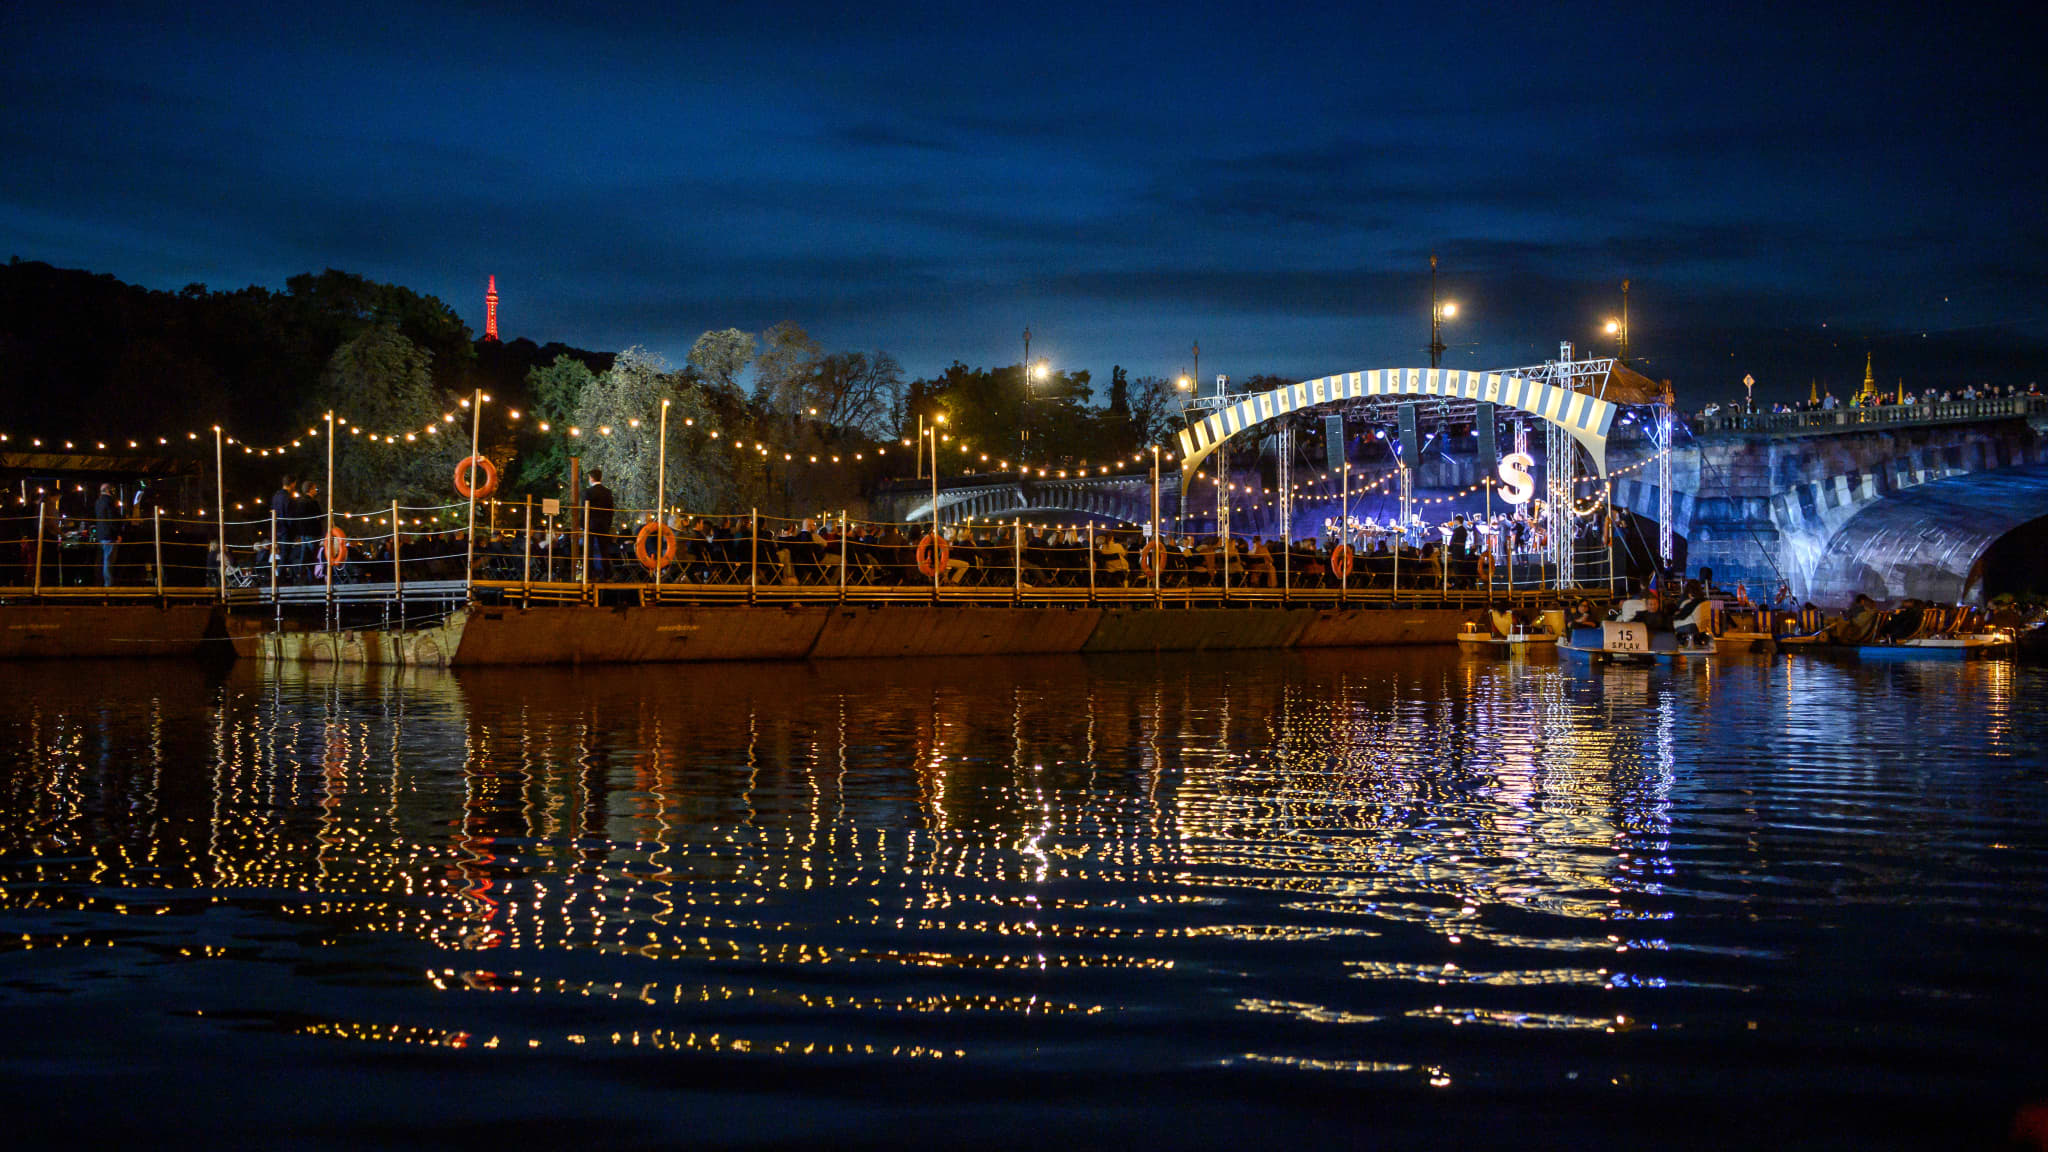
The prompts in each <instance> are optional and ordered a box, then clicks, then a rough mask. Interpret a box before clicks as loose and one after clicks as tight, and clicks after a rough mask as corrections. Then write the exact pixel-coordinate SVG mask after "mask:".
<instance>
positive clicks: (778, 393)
mask: <svg viewBox="0 0 2048 1152" xmlns="http://www.w3.org/2000/svg"><path fill="white" fill-rule="evenodd" d="M824 354H825V350H824V349H823V348H821V347H819V346H818V342H817V341H816V340H813V339H811V335H810V333H808V332H805V331H804V330H803V328H802V327H801V326H799V325H797V324H794V323H791V322H790V321H788V320H784V321H783V322H782V323H780V324H777V325H776V326H775V327H773V328H770V329H768V330H767V331H766V332H763V333H761V355H760V356H759V357H758V358H756V359H755V361H754V403H755V405H756V406H758V407H760V408H761V409H763V410H764V411H768V412H776V413H780V414H782V415H785V416H801V415H803V414H804V413H805V412H806V411H807V410H808V409H810V408H812V407H816V405H814V404H812V403H811V397H810V395H809V394H808V389H807V388H806V387H805V385H806V384H808V383H809V382H810V379H811V375H812V371H813V369H815V368H816V367H817V363H818V361H819V359H820V358H821V357H823V356H824Z"/></svg>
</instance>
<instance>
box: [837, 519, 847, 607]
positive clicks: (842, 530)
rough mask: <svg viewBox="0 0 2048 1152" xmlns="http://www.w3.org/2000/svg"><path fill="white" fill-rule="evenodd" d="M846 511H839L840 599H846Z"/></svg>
mask: <svg viewBox="0 0 2048 1152" xmlns="http://www.w3.org/2000/svg"><path fill="white" fill-rule="evenodd" d="M847 535H848V532H847V524H846V509H844V508H841V509H840V510H839V598H840V599H841V600H844V599H846V551H847V549H846V537H847Z"/></svg>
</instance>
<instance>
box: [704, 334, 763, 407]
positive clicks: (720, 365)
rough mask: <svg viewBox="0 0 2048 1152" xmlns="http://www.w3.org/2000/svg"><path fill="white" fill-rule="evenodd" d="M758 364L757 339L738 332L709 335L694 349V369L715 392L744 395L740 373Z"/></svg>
mask: <svg viewBox="0 0 2048 1152" xmlns="http://www.w3.org/2000/svg"><path fill="white" fill-rule="evenodd" d="M753 360H754V338H753V337H752V336H749V335H747V334H746V333H745V332H742V331H740V330H739V329H737V328H723V329H720V330H718V331H716V332H706V333H704V334H703V335H702V336H699V337H697V342H696V343H694V344H692V345H690V358H689V365H690V368H691V369H692V370H693V371H695V372H696V373H697V377H698V378H699V379H701V380H703V381H704V382H705V383H706V384H708V385H710V386H711V387H712V388H715V389H717V390H718V391H720V392H724V393H727V394H729V395H732V396H738V395H739V394H740V373H742V372H744V371H746V370H747V365H748V364H750V363H752V362H753Z"/></svg>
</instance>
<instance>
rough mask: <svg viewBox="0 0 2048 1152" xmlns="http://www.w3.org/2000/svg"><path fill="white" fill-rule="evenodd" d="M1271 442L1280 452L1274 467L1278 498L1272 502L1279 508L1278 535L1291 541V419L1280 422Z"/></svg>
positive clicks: (1284, 540) (1292, 509) (1292, 476)
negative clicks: (1278, 461)
mask: <svg viewBox="0 0 2048 1152" xmlns="http://www.w3.org/2000/svg"><path fill="white" fill-rule="evenodd" d="M1273 444H1274V447H1275V448H1276V449H1278V451H1279V453H1280V464H1279V466H1278V467H1277V468H1275V469H1274V479H1275V481H1276V482H1277V483H1278V486H1279V498H1278V499H1277V500H1276V501H1275V502H1274V506H1275V507H1277V508H1278V509H1279V510H1280V532H1279V536H1280V539H1281V540H1282V541H1283V542H1290V543H1291V542H1292V541H1293V539H1294V424H1293V423H1292V422H1291V421H1287V420H1282V421H1281V422H1280V430H1279V431H1278V432H1277V433H1275V434H1274V436H1273Z"/></svg>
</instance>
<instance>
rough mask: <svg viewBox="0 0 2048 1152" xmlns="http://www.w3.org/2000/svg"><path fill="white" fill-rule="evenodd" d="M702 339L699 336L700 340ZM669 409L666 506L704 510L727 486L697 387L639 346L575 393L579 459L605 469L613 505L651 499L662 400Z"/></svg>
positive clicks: (646, 505) (649, 504)
mask: <svg viewBox="0 0 2048 1152" xmlns="http://www.w3.org/2000/svg"><path fill="white" fill-rule="evenodd" d="M699 343H700V344H701V343H702V341H699ZM664 399H666V400H668V401H669V410H668V485H667V487H668V493H667V499H666V500H665V501H664V503H665V504H666V505H667V506H668V507H672V508H683V509H686V510H689V511H696V512H709V511H715V510H718V509H720V508H721V506H722V504H723V502H724V500H725V498H726V496H727V494H728V491H729V488H730V484H729V478H730V470H729V465H728V462H727V461H726V459H725V457H724V456H723V455H722V454H721V453H720V452H719V451H718V450H717V448H715V447H713V445H717V444H719V443H720V441H717V440H712V439H711V438H710V434H711V432H712V431H713V430H714V429H713V415H712V409H711V405H710V403H709V402H708V399H707V397H706V395H705V390H704V388H703V387H702V386H701V385H700V384H698V383H697V382H695V381H693V380H690V379H689V378H688V377H687V376H685V375H684V374H682V373H678V372H671V371H669V369H668V365H667V364H666V363H665V362H664V361H663V360H662V359H661V357H659V356H656V355H654V354H653V353H651V352H648V351H647V350H646V349H644V348H637V347H636V348H628V349H626V350H625V351H623V352H621V353H619V355H618V358H617V359H616V360H615V361H613V363H612V366H611V369H610V370H609V371H607V372H605V373H604V374H603V375H602V376H599V377H597V378H596V379H595V380H594V381H592V382H591V384H590V386H588V387H586V388H585V389H583V392H582V394H581V395H580V396H579V397H578V400H577V404H576V411H575V413H574V424H573V426H574V427H575V428H577V429H578V430H579V432H580V433H581V434H580V435H579V436H578V437H576V441H577V448H578V450H579V452H580V453H581V455H582V457H583V466H584V467H585V468H586V469H589V468H601V469H603V470H604V479H605V484H606V486H608V487H609V488H611V490H612V492H613V494H614V495H615V496H616V498H617V500H618V504H619V508H620V509H621V510H622V511H623V510H625V509H650V508H653V507H654V506H655V491H654V487H655V476H656V473H657V471H658V470H659V463H660V443H659V441H658V440H657V438H656V431H657V429H658V428H659V427H660V419H661V402H662V401H663V400H664Z"/></svg>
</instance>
